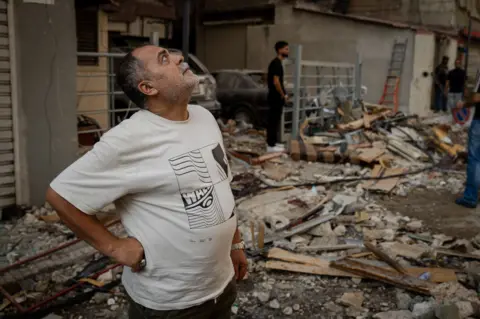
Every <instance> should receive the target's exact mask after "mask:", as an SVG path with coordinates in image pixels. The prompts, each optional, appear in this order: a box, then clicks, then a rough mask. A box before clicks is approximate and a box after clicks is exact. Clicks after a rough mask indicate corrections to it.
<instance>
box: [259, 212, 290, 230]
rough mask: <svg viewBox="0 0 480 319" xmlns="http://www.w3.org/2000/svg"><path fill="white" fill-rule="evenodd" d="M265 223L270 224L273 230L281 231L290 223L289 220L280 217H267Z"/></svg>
mask: <svg viewBox="0 0 480 319" xmlns="http://www.w3.org/2000/svg"><path fill="white" fill-rule="evenodd" d="M265 222H266V223H268V224H270V227H272V228H273V229H274V230H277V229H282V228H284V227H286V226H287V225H288V224H289V223H290V219H288V218H287V217H285V216H282V215H274V216H268V217H266V218H265Z"/></svg>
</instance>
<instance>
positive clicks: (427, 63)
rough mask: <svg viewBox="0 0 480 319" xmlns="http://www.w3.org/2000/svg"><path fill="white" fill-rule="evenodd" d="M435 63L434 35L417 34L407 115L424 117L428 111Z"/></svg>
mask: <svg viewBox="0 0 480 319" xmlns="http://www.w3.org/2000/svg"><path fill="white" fill-rule="evenodd" d="M434 62H435V35H434V34H433V33H417V34H416V35H415V45H414V58H413V77H412V79H411V81H410V105H409V113H410V114H417V115H419V116H426V115H428V113H429V111H430V104H431V97H432V81H433V79H432V77H431V76H430V74H432V73H433V71H434V68H435V66H434Z"/></svg>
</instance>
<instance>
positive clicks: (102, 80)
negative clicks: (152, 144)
mask: <svg viewBox="0 0 480 319" xmlns="http://www.w3.org/2000/svg"><path fill="white" fill-rule="evenodd" d="M98 23H99V28H98V39H99V46H98V52H108V16H107V14H106V13H105V12H103V11H99V12H98ZM107 63H108V62H107V58H100V59H99V64H98V66H77V93H83V92H87V93H92V92H107V89H108V78H107V70H108V64H107ZM77 110H78V112H79V113H80V114H82V111H87V112H88V111H99V112H100V113H98V114H88V113H86V114H85V115H87V116H89V117H92V118H94V119H95V120H97V121H98V122H99V124H100V126H101V127H102V128H108V127H109V121H108V112H107V110H108V96H107V95H106V94H102V95H98V96H78V97H77Z"/></svg>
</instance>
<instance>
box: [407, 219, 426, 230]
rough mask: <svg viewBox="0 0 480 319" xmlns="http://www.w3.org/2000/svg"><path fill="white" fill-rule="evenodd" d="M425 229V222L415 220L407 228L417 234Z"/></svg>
mask: <svg viewBox="0 0 480 319" xmlns="http://www.w3.org/2000/svg"><path fill="white" fill-rule="evenodd" d="M422 227H423V222H422V221H421V220H414V221H412V222H410V223H408V224H407V225H406V226H405V228H406V229H407V230H409V231H411V232H417V231H419V230H420V229H422Z"/></svg>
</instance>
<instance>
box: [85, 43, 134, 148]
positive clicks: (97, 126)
mask: <svg viewBox="0 0 480 319" xmlns="http://www.w3.org/2000/svg"><path fill="white" fill-rule="evenodd" d="M77 56H79V57H96V58H98V64H97V65H96V66H79V67H78V71H77V83H78V84H77V118H78V123H77V126H78V140H79V146H80V147H87V148H88V147H90V146H92V145H93V143H94V142H95V141H98V139H99V138H100V136H101V135H102V134H103V132H105V131H108V130H109V129H110V128H112V127H113V126H115V125H117V124H119V123H120V122H121V121H122V120H124V119H125V118H127V117H128V116H130V115H131V114H133V113H134V112H135V111H137V110H139V108H138V107H136V106H135V105H134V104H133V103H131V102H130V100H129V99H128V98H127V97H126V96H125V95H124V93H123V92H122V91H121V90H120V89H119V88H117V87H116V85H115V62H116V59H121V58H123V57H124V56H125V53H111V52H110V53H106V52H105V53H102V52H77Z"/></svg>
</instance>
